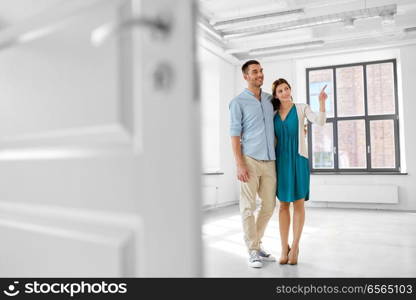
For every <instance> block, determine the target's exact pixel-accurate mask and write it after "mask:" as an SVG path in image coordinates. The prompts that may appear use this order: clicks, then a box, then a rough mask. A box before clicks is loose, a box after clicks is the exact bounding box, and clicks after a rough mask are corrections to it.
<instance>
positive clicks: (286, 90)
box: [276, 83, 292, 101]
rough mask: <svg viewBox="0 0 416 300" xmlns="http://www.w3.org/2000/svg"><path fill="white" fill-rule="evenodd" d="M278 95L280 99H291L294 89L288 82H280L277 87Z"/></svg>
mask: <svg viewBox="0 0 416 300" xmlns="http://www.w3.org/2000/svg"><path fill="white" fill-rule="evenodd" d="M276 97H277V98H279V100H280V101H291V100H292V91H291V89H290V87H289V86H288V85H287V84H286V83H282V84H279V85H278V86H277V87H276Z"/></svg>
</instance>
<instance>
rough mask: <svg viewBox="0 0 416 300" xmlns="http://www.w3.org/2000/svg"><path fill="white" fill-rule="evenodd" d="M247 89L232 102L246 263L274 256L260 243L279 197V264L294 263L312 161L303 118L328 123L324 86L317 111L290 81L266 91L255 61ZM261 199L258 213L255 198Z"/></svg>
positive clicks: (247, 66)
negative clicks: (295, 94) (299, 99)
mask: <svg viewBox="0 0 416 300" xmlns="http://www.w3.org/2000/svg"><path fill="white" fill-rule="evenodd" d="M241 69H242V72H243V77H244V79H245V80H246V82H247V88H246V89H245V90H244V91H243V92H242V93H241V94H240V95H238V96H237V97H235V98H234V99H233V100H232V101H231V102H230V105H229V108H230V135H231V144H232V150H233V153H234V157H235V161H236V167H237V178H238V180H239V181H240V182H241V185H240V212H241V216H242V221H243V231H244V240H245V243H246V246H247V249H248V252H249V259H248V266H250V267H253V268H261V267H262V266H263V262H266V261H275V260H276V259H275V258H274V257H273V256H272V255H271V254H270V253H267V252H266V251H265V250H264V249H263V248H262V245H261V239H262V237H263V235H264V231H265V229H266V226H267V223H268V222H269V220H270V218H271V216H272V215H273V212H274V209H275V206H276V197H277V199H278V200H279V229H280V240H281V247H282V249H281V256H280V259H279V263H280V264H291V265H295V264H297V261H298V255H299V241H300V237H301V234H302V229H303V224H304V222H305V208H304V202H305V201H307V200H308V199H309V173H310V172H309V162H308V150H307V148H306V143H305V130H304V122H305V118H307V119H308V120H309V121H310V122H312V123H316V124H319V125H324V124H325V122H326V115H325V101H326V99H327V95H326V93H325V91H324V90H325V88H326V86H325V87H324V88H323V89H322V91H321V93H320V95H319V106H320V109H319V112H313V111H312V110H311V109H310V107H309V105H307V104H303V103H294V102H293V99H292V95H291V92H292V90H291V86H290V84H289V83H288V82H287V81H286V80H285V79H282V78H280V79H277V80H276V81H274V82H273V85H272V94H271V95H270V94H268V93H266V92H264V91H262V89H261V86H262V85H263V79H264V75H263V69H262V67H261V65H260V63H259V62H258V61H256V60H250V61H247V62H246V63H244V65H243V66H242V68H241ZM257 196H258V198H259V199H260V207H259V210H258V213H257V215H255V214H254V212H255V211H256V199H257ZM290 203H293V207H294V213H293V241H292V243H291V245H289V241H288V239H289V227H290V221H291V220H290V212H289V205H290Z"/></svg>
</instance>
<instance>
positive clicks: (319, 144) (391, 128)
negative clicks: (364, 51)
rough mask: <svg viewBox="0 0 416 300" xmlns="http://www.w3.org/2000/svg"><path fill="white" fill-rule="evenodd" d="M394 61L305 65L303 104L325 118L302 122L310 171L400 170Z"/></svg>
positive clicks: (375, 171) (374, 171)
mask: <svg viewBox="0 0 416 300" xmlns="http://www.w3.org/2000/svg"><path fill="white" fill-rule="evenodd" d="M396 74H397V73H396V60H394V59H392V60H384V61H374V62H365V63H357V64H350V65H339V66H330V67H321V68H310V69H306V78H307V89H308V93H307V95H308V104H309V105H310V106H311V108H312V110H314V111H319V100H318V96H319V92H320V90H321V89H322V87H323V86H324V85H327V88H326V92H327V94H328V99H327V101H326V112H327V123H326V124H325V126H323V127H321V126H317V125H315V124H308V128H309V130H308V147H309V153H311V155H310V158H311V159H310V161H309V163H310V168H311V171H312V172H371V173H377V172H400V149H399V114H398V104H397V75H396Z"/></svg>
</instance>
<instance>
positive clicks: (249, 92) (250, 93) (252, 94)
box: [244, 88, 263, 99]
mask: <svg viewBox="0 0 416 300" xmlns="http://www.w3.org/2000/svg"><path fill="white" fill-rule="evenodd" d="M244 91H245V92H246V93H248V94H249V95H251V96H253V97H255V96H254V93H253V92H252V91H250V90H249V89H248V88H245V89H244ZM262 94H263V90H262V89H260V99H261V98H262Z"/></svg>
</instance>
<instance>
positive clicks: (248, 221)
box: [240, 155, 276, 251]
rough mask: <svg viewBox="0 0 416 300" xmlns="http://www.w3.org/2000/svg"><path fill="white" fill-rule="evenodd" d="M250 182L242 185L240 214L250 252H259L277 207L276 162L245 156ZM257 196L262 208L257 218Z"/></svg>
mask: <svg viewBox="0 0 416 300" xmlns="http://www.w3.org/2000/svg"><path fill="white" fill-rule="evenodd" d="M244 160H245V162H246V165H247V168H248V172H249V176H250V178H249V181H248V182H241V185H240V212H241V216H242V219H243V230H244V240H245V242H246V245H247V248H248V250H249V251H250V250H259V249H260V243H261V239H262V238H263V235H264V231H265V230H266V226H267V223H268V222H269V220H270V218H271V216H272V215H273V212H274V208H275V206H276V166H275V161H274V160H268V161H261V160H256V159H254V158H251V157H249V156H246V155H245V156H244ZM257 195H258V196H259V198H260V207H259V210H258V213H257V217H256V216H255V214H254V212H255V211H256V199H257Z"/></svg>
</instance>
